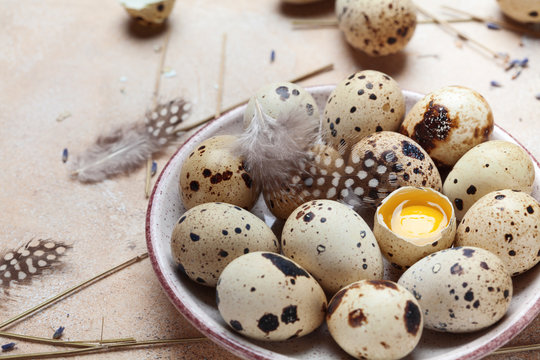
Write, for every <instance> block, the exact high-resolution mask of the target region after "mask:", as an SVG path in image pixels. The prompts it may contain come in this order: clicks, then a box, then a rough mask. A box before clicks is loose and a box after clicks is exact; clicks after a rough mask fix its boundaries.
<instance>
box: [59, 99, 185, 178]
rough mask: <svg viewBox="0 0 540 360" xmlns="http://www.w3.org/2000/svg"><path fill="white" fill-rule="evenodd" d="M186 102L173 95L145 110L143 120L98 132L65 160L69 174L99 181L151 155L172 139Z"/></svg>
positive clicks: (124, 170) (129, 167)
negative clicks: (92, 140) (78, 152)
mask: <svg viewBox="0 0 540 360" xmlns="http://www.w3.org/2000/svg"><path fill="white" fill-rule="evenodd" d="M189 111H190V104H189V103H187V102H186V101H185V100H183V99H175V100H172V101H169V102H167V103H164V104H159V105H158V106H157V107H156V108H155V109H154V110H153V111H148V112H147V113H146V116H145V121H144V123H142V122H141V123H136V124H130V125H128V126H124V127H120V128H117V129H115V130H113V131H112V132H110V133H108V134H105V135H101V136H99V137H98V138H97V140H96V142H95V143H94V144H93V145H92V146H90V148H88V149H87V150H86V152H84V153H83V154H81V155H79V156H78V157H77V158H76V159H75V160H74V161H73V162H72V163H70V164H69V169H70V171H71V176H72V177H73V178H75V179H77V180H79V181H81V182H99V181H103V180H105V179H106V178H109V177H112V176H115V175H118V174H122V173H124V174H125V173H129V172H131V171H133V170H135V169H137V168H138V167H140V166H141V165H142V164H143V163H144V162H145V161H146V159H147V158H149V157H150V156H151V155H153V154H155V153H158V152H160V151H161V150H163V149H164V148H165V147H166V146H168V145H170V144H172V143H174V142H175V141H176V140H177V139H178V137H179V135H181V133H180V132H178V131H176V127H177V125H178V124H180V123H181V122H183V121H184V120H186V119H187V117H188V116H189Z"/></svg>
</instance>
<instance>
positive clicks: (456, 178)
mask: <svg viewBox="0 0 540 360" xmlns="http://www.w3.org/2000/svg"><path fill="white" fill-rule="evenodd" d="M533 182H534V167H533V163H532V160H531V158H530V157H529V155H528V154H527V153H526V152H525V150H523V149H522V148H521V147H520V146H519V145H516V144H513V143H511V142H508V141H503V140H492V141H487V142H485V143H482V144H480V145H477V146H475V147H474V148H472V149H471V150H469V151H468V152H467V153H466V154H465V155H463V156H462V157H461V158H460V159H459V161H458V162H457V163H456V164H455V165H454V168H453V169H452V171H450V173H449V174H448V176H447V177H446V180H445V181H444V185H443V193H444V194H445V195H446V196H448V198H449V199H450V200H451V201H452V203H453V204H454V206H455V209H456V218H457V219H458V220H461V218H463V215H465V213H466V212H467V210H469V208H470V207H471V206H472V204H474V202H475V201H477V200H478V199H480V198H481V197H482V196H484V195H486V194H487V193H490V192H492V191H495V190H502V189H513V190H521V191H523V192H526V193H529V194H530V193H531V191H532V184H533Z"/></svg>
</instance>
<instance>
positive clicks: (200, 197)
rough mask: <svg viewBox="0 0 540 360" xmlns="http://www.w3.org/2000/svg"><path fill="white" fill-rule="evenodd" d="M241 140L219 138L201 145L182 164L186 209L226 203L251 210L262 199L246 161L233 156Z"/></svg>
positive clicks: (229, 137) (224, 136)
mask: <svg viewBox="0 0 540 360" xmlns="http://www.w3.org/2000/svg"><path fill="white" fill-rule="evenodd" d="M236 139H237V138H236V137H235V136H233V135H219V136H214V137H211V138H209V139H207V140H205V141H203V142H202V143H200V144H199V145H198V146H197V147H196V148H195V149H194V150H193V151H192V152H191V153H190V154H189V157H188V158H187V159H186V160H185V161H184V163H183V164H182V170H181V172H180V194H181V196H182V201H183V203H184V206H185V207H186V209H190V208H192V207H194V206H196V205H200V204H204V203H207V202H215V201H222V202H226V203H230V204H234V205H238V206H240V207H243V208H245V209H249V208H251V207H252V206H253V205H254V204H255V201H257V198H258V196H259V191H258V189H257V188H256V186H255V184H253V181H252V178H251V175H250V174H249V173H248V171H247V170H246V169H245V168H244V163H243V161H242V159H241V158H240V157H238V156H236V155H234V154H233V153H232V147H233V145H234V144H235V143H236V141H237V140H236Z"/></svg>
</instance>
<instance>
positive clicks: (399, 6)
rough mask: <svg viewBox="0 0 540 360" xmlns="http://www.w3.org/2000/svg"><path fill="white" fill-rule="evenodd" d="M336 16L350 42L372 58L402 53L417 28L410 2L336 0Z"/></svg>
mask: <svg viewBox="0 0 540 360" xmlns="http://www.w3.org/2000/svg"><path fill="white" fill-rule="evenodd" d="M336 15H337V18H338V23H339V28H340V30H341V31H342V32H343V34H344V35H345V39H346V40H347V42H348V43H349V44H350V45H352V46H353V47H355V48H357V49H359V50H362V51H363V52H365V53H366V54H368V55H370V56H381V55H389V54H395V53H397V52H399V51H400V50H401V49H403V48H404V47H405V45H407V43H408V42H409V40H410V39H411V37H412V36H413V33H414V30H415V28H416V9H415V7H414V4H413V2H412V1H411V0H378V1H373V0H337V1H336Z"/></svg>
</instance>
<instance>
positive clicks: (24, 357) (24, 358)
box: [0, 337, 208, 360]
mask: <svg viewBox="0 0 540 360" xmlns="http://www.w3.org/2000/svg"><path fill="white" fill-rule="evenodd" d="M205 340H208V338H205V337H200V338H186V339H166V340H146V341H136V342H134V343H123V344H111V345H96V346H92V347H88V348H85V349H76V350H64V351H51V352H42V353H32V354H19V355H6V356H0V360H8V359H10V360H14V359H17V360H34V359H47V358H55V357H65V356H73V355H86V354H92V353H96V352H108V351H115V350H122V349H132V348H137V347H142V346H159V345H173V344H188V343H193V342H200V341H205Z"/></svg>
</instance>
